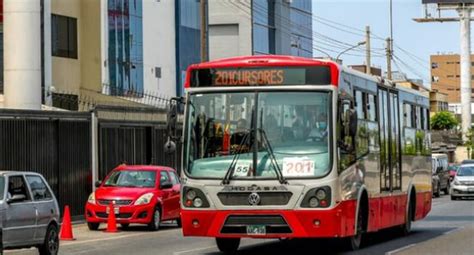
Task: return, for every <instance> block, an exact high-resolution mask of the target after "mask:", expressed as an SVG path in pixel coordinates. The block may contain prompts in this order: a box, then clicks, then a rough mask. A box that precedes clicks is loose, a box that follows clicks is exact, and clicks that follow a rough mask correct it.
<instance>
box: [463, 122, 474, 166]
mask: <svg viewBox="0 0 474 255" xmlns="http://www.w3.org/2000/svg"><path fill="white" fill-rule="evenodd" d="M466 137H467V141H466V142H465V143H464V145H466V147H467V151H468V153H470V154H471V155H468V157H470V158H471V159H474V128H470V129H469V130H468V131H467V134H466Z"/></svg>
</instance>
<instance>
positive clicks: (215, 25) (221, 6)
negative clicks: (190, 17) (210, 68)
mask: <svg viewBox="0 0 474 255" xmlns="http://www.w3.org/2000/svg"><path fill="white" fill-rule="evenodd" d="M239 1H244V0H239ZM239 1H237V2H236V3H235V5H238V6H239V8H238V7H237V6H235V5H233V4H232V3H230V2H229V1H221V0H209V2H208V4H209V59H210V60H214V59H219V58H224V57H230V56H239V55H251V54H252V21H251V19H250V13H251V10H250V7H247V6H248V5H249V4H248V1H244V2H246V4H244V5H241V4H240V3H239ZM223 42H225V43H223Z"/></svg>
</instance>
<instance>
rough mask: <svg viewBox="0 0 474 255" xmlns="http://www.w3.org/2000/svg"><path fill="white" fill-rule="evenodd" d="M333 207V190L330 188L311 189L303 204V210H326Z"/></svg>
mask: <svg viewBox="0 0 474 255" xmlns="http://www.w3.org/2000/svg"><path fill="white" fill-rule="evenodd" d="M330 205H331V188H330V187H329V186H324V187H318V188H313V189H310V190H309V191H308V192H307V193H306V195H305V196H304V198H303V201H302V202H301V207H303V208H326V207H329V206H330Z"/></svg>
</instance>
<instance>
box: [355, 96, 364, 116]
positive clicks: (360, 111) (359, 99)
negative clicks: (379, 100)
mask: <svg viewBox="0 0 474 255" xmlns="http://www.w3.org/2000/svg"><path fill="white" fill-rule="evenodd" d="M355 94H356V96H355V104H356V111H357V118H358V119H365V114H364V112H365V103H364V101H365V100H364V96H365V93H364V92H362V91H359V90H356V93H355Z"/></svg>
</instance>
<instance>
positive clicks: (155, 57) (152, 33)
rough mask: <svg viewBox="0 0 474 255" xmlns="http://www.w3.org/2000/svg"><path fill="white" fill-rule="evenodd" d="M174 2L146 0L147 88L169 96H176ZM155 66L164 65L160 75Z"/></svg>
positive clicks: (145, 46) (144, 80) (145, 53)
mask: <svg viewBox="0 0 474 255" xmlns="http://www.w3.org/2000/svg"><path fill="white" fill-rule="evenodd" d="M175 47H176V40H175V4H174V1H146V0H144V1H143V70H144V71H143V73H144V79H143V82H144V91H145V93H148V94H153V95H157V94H158V95H164V96H167V97H171V96H175V95H176V55H175ZM155 67H160V68H161V78H156V74H155Z"/></svg>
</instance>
